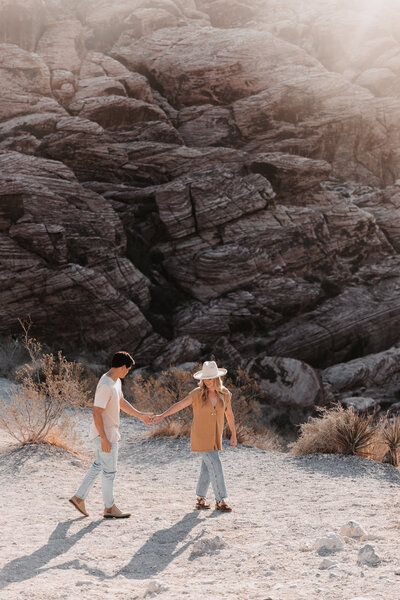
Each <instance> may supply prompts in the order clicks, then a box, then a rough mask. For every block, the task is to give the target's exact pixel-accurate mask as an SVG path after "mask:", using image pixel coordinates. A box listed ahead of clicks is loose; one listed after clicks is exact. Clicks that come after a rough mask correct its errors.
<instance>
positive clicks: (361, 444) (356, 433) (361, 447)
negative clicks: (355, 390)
mask: <svg viewBox="0 0 400 600" xmlns="http://www.w3.org/2000/svg"><path fill="white" fill-rule="evenodd" d="M373 420H374V415H360V414H359V413H357V412H355V411H354V409H353V408H352V407H350V408H348V409H347V410H344V411H343V412H342V413H341V414H340V418H338V419H337V421H336V426H335V430H334V436H335V440H336V443H337V446H338V448H339V451H340V452H341V453H342V454H351V455H356V454H358V455H361V454H362V453H365V452H366V450H367V448H368V447H369V446H371V444H372V441H373V438H374V434H375V428H374V426H373Z"/></svg>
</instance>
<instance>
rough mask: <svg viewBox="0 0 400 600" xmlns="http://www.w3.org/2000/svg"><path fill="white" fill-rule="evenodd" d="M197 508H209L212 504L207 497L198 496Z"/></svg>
mask: <svg viewBox="0 0 400 600" xmlns="http://www.w3.org/2000/svg"><path fill="white" fill-rule="evenodd" d="M196 508H197V510H208V509H209V508H210V505H209V504H207V501H206V499H205V498H197V502H196Z"/></svg>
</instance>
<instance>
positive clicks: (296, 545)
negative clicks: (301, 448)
mask: <svg viewBox="0 0 400 600" xmlns="http://www.w3.org/2000/svg"><path fill="white" fill-rule="evenodd" d="M89 420H90V413H88V412H82V413H81V414H80V416H79V422H80V428H81V430H82V432H83V433H86V431H87V428H88V424H89ZM145 432H146V428H145V426H144V425H142V424H141V423H140V422H138V421H136V420H135V419H132V418H129V417H128V418H124V419H123V420H122V427H121V433H122V436H123V438H122V441H121V450H120V462H119V471H118V474H117V478H116V485H115V488H116V498H117V500H118V505H119V506H120V507H121V508H123V509H129V510H131V511H132V517H131V518H130V519H128V520H121V521H108V520H104V519H103V518H102V508H103V507H102V501H101V485H100V482H98V483H97V484H96V486H95V488H94V489H93V490H92V493H91V495H90V496H89V499H88V501H87V507H88V509H89V512H90V517H88V518H85V517H79V515H78V513H77V512H76V511H75V510H74V508H73V507H72V506H71V505H70V504H69V503H68V498H69V497H70V496H71V495H72V494H73V493H74V492H75V490H76V488H77V486H78V484H79V482H80V480H81V478H82V477H83V475H84V473H85V470H86V468H87V467H88V466H89V465H90V462H91V461H90V458H91V448H90V444H89V443H88V442H86V441H85V445H84V449H85V452H86V454H87V456H85V457H83V458H79V457H76V456H75V455H73V454H71V453H68V452H66V451H63V450H60V449H58V448H54V447H43V446H42V447H25V448H17V447H15V446H12V443H10V439H9V438H7V437H6V435H5V434H0V489H1V505H2V510H1V512H0V531H1V536H0V599H7V600H20V599H21V600H22V599H27V600H50V599H52V600H56V599H59V598H65V599H68V600H75V599H78V598H84V599H85V600H96V599H103V598H104V599H106V598H107V599H112V600H117V599H124V600H134V599H142V598H160V599H163V598H171V599H172V598H174V599H177V598H179V599H180V598H190V599H191V598H193V599H196V600H197V599H202V600H208V599H215V598H217V599H219V598H220V599H232V598H238V599H240V600H267V599H273V600H302V599H307V600H311V599H314V598H318V599H322V600H351V599H353V598H357V597H358V598H368V599H371V600H378V599H380V600H400V540H399V537H400V535H399V534H400V529H399V527H400V515H399V508H400V503H399V484H400V473H399V472H398V471H397V470H396V469H394V468H393V467H390V466H385V465H382V464H378V463H374V462H370V461H367V460H364V459H361V458H357V457H337V456H326V455H323V456H313V457H301V458H295V457H291V456H289V455H287V454H283V453H277V452H267V451H261V450H257V449H254V448H250V447H245V446H238V448H236V449H234V450H232V449H231V448H229V447H228V446H227V445H226V446H225V447H224V452H223V454H222V460H223V464H224V471H225V476H226V481H227V487H228V492H229V500H230V502H231V504H232V505H233V507H234V511H233V512H232V513H231V514H220V513H217V512H215V511H214V510H210V511H207V512H206V511H201V512H199V511H195V510H194V509H193V505H194V499H195V492H194V490H195V483H196V480H197V475H198V471H199V462H200V461H199V457H198V456H197V455H191V454H190V452H189V449H188V441H187V440H173V439H164V440H156V439H152V438H147V437H143V434H144V433H145ZM210 497H211V499H212V501H213V497H212V492H211V490H210ZM349 520H355V521H357V522H358V523H359V524H360V525H361V526H362V527H363V528H364V529H365V531H366V532H367V534H368V539H367V540H355V539H351V538H344V549H343V550H340V551H338V552H336V553H334V554H330V555H329V557H328V558H329V559H330V560H332V561H334V562H335V563H336V564H335V566H332V567H331V568H329V569H325V570H322V569H320V568H319V567H320V565H321V563H322V561H323V560H324V557H323V556H320V555H319V554H318V553H317V551H316V550H315V549H313V544H314V542H315V540H316V538H319V537H321V536H324V535H325V534H326V533H328V532H336V533H338V532H339V530H340V527H341V526H342V525H344V524H345V523H347V522H348V521H349ZM366 543H369V544H372V545H373V546H374V548H375V551H376V553H377V554H378V556H379V557H380V559H381V562H380V564H379V565H378V566H376V567H369V566H360V565H358V564H357V558H358V551H359V549H360V548H361V547H362V546H364V545H365V544H366Z"/></svg>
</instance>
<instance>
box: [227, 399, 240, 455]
mask: <svg viewBox="0 0 400 600" xmlns="http://www.w3.org/2000/svg"><path fill="white" fill-rule="evenodd" d="M231 398H232V394H231V393H230V392H229V396H228V398H227V399H226V400H225V414H226V420H227V421H228V426H229V429H230V430H231V446H232V448H234V447H235V446H237V437H236V425H235V417H234V414H233V411H232V405H231Z"/></svg>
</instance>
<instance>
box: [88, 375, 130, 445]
mask: <svg viewBox="0 0 400 600" xmlns="http://www.w3.org/2000/svg"><path fill="white" fill-rule="evenodd" d="M121 398H122V389H121V380H120V379H117V381H114V380H113V379H111V377H109V376H108V375H105V374H104V375H102V376H101V377H100V380H99V383H98V384H97V388H96V394H95V396H94V404H93V406H99V407H100V408H104V411H103V412H102V415H101V416H102V417H103V423H104V431H105V434H106V436H107V439H108V441H109V442H118V440H119V439H120V438H121V436H120V433H119V403H120V400H121ZM98 435H99V432H98V431H97V427H96V425H95V424H94V421H93V423H92V427H91V429H90V434H89V437H90V439H91V440H94V438H95V437H97V436H98Z"/></svg>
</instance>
